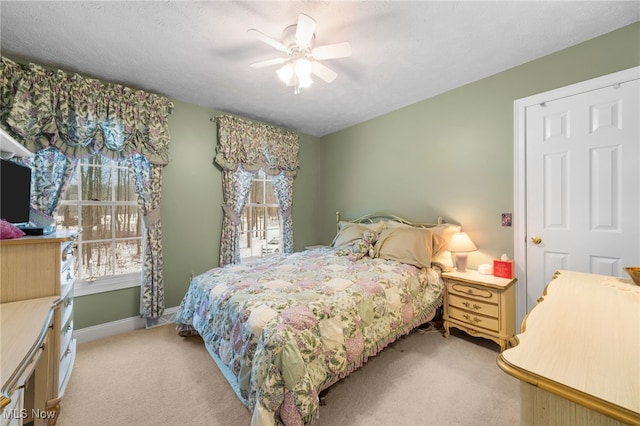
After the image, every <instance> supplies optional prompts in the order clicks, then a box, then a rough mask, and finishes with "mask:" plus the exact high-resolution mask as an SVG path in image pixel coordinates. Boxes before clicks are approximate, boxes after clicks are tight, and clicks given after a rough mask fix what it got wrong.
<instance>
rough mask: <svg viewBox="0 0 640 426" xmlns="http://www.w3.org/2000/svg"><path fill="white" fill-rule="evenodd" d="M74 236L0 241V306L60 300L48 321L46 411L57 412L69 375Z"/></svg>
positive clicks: (72, 343) (73, 345) (64, 234)
mask: <svg viewBox="0 0 640 426" xmlns="http://www.w3.org/2000/svg"><path fill="white" fill-rule="evenodd" d="M76 235H77V234H76V233H73V232H67V231H62V232H56V233H54V234H51V235H44V236H25V237H22V238H17V239H12V240H1V241H0V303H9V302H17V301H22V300H29V299H35V298H41V297H48V296H56V297H57V298H60V299H61V303H60V308H59V309H56V311H55V312H54V314H53V320H52V333H51V336H50V343H49V344H50V345H51V347H52V348H53V353H54V354H55V358H56V360H57V361H56V363H55V365H53V366H52V371H53V372H52V378H53V380H52V383H51V386H52V392H51V395H52V398H51V399H50V400H49V401H48V402H47V407H46V408H47V410H53V411H56V412H57V411H59V409H60V407H59V404H60V400H61V399H62V396H63V395H64V390H65V387H66V385H67V382H68V380H69V377H70V375H71V370H72V368H73V362H74V359H75V349H76V341H75V339H74V338H73V285H74V248H75V237H76Z"/></svg>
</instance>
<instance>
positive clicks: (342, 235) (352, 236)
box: [331, 221, 385, 249]
mask: <svg viewBox="0 0 640 426" xmlns="http://www.w3.org/2000/svg"><path fill="white" fill-rule="evenodd" d="M384 228H385V223H384V222H377V223H353V222H344V221H341V222H339V223H338V233H337V234H336V237H335V238H334V239H333V242H332V243H331V247H336V248H341V249H346V248H349V247H351V245H352V244H353V243H354V242H355V241H357V240H360V239H362V237H363V235H364V231H371V232H375V233H376V234H379V233H380V232H382V230H383V229H384Z"/></svg>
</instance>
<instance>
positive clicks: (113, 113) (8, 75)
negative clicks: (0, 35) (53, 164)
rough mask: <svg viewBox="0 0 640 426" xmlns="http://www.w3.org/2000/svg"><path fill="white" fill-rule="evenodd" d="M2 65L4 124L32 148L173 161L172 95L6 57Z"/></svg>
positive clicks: (0, 115) (0, 120) (1, 119)
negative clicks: (170, 146)
mask: <svg viewBox="0 0 640 426" xmlns="http://www.w3.org/2000/svg"><path fill="white" fill-rule="evenodd" d="M0 66H1V70H0V71H1V73H2V87H1V88H0V95H1V96H2V100H1V101H0V102H1V104H0V108H1V110H0V125H2V126H3V127H4V128H5V130H7V131H8V132H10V133H11V134H13V135H14V136H15V137H16V140H18V141H19V142H21V143H22V144H23V145H24V146H25V147H27V149H29V150H30V151H34V152H35V151H38V150H40V149H43V148H46V147H49V146H54V147H56V148H57V149H59V150H60V151H61V152H63V153H64V154H65V155H67V156H68V157H72V158H82V157H87V156H90V155H92V154H94V153H97V152H99V153H101V154H102V155H105V156H107V157H109V158H112V159H114V160H119V159H124V158H128V157H131V156H132V155H134V154H141V155H143V156H144V157H145V158H146V159H147V160H148V161H149V162H151V163H152V164H159V165H163V164H167V163H168V162H169V152H168V151H169V149H168V148H169V140H170V137H169V129H168V116H169V115H170V114H171V112H172V111H173V103H172V102H171V101H170V100H169V99H167V98H165V97H162V96H159V95H155V94H152V93H148V92H145V91H142V90H136V89H131V88H129V87H125V86H121V85H118V84H113V83H106V82H103V81H100V80H96V79H92V78H87V77H83V76H80V75H78V74H73V73H67V72H64V71H62V70H49V69H45V68H43V67H41V66H39V65H36V64H28V65H20V64H18V63H15V62H13V61H11V60H10V59H7V58H5V57H2V62H1V64H0Z"/></svg>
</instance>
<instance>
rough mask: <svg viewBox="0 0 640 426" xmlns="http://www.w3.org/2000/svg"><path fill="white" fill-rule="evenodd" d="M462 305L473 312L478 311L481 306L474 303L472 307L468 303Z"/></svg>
mask: <svg viewBox="0 0 640 426" xmlns="http://www.w3.org/2000/svg"><path fill="white" fill-rule="evenodd" d="M462 304H463V305H464V306H465V307H466V308H467V309H473V310H476V311H478V310H480V308H482V306H479V305H476V304H475V303H474V304H473V305H472V304H471V303H469V302H462Z"/></svg>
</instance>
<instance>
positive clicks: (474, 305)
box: [447, 294, 499, 318]
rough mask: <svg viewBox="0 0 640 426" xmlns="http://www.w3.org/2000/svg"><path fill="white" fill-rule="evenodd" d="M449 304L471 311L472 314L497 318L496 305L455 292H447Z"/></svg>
mask: <svg viewBox="0 0 640 426" xmlns="http://www.w3.org/2000/svg"><path fill="white" fill-rule="evenodd" d="M447 303H449V306H453V307H456V308H460V309H464V310H467V311H471V313H474V314H482V315H486V316H490V317H494V318H498V313H499V312H498V305H494V304H491V303H485V302H481V301H479V300H476V299H468V298H465V297H460V296H457V295H455V294H449V297H448V299H447Z"/></svg>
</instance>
